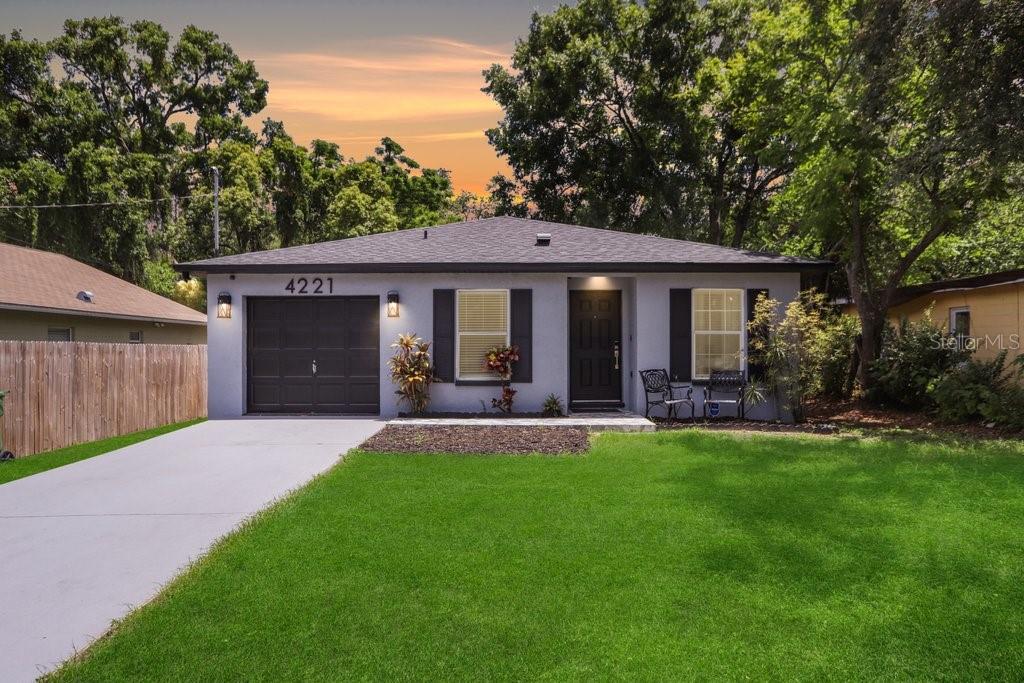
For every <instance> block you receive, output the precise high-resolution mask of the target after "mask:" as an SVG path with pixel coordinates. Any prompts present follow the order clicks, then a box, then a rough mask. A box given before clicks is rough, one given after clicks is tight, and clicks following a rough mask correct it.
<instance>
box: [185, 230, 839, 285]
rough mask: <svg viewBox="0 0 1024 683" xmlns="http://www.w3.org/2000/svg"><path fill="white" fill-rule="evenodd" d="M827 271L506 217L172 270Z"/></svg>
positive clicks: (696, 245) (816, 265) (818, 264)
mask: <svg viewBox="0 0 1024 683" xmlns="http://www.w3.org/2000/svg"><path fill="white" fill-rule="evenodd" d="M537 233H550V234H551V243H550V244H549V245H548V246H539V245H537V243H536V242H537ZM424 236H426V237H424ZM828 265H829V264H828V263H827V262H824V261H814V260H810V259H802V258H796V257H790V256H780V255H778V254H767V253H761V252H753V251H746V250H743V249H730V248H729V247H720V246H717V245H713V244H704V243H700V242H687V241H684V240H675V239H669V238H665V237H654V236H651V235H637V234H633V233H626V232H619V231H615V230H601V229H597V228H586V227H582V226H578V225H567V224H565V223H549V222H547V221H537V220H528V219H525V218H511V217H505V216H503V217H498V218H484V219H480V220H475V221H466V222H464V223H449V224H447V225H439V226H434V227H431V228H427V229H425V230H424V229H415V230H401V231H398V232H385V233H379V234H375V235H367V236H365V237H353V238H350V239H344V240H337V241H333V242H320V243H318V244H306V245H302V246H297V247H288V248H285V249H273V250H270V251H257V252H252V253H248V254H236V255H233V256H221V257H219V258H212V259H206V260H203V261H195V262H192V263H182V264H178V265H177V266H176V267H177V268H178V269H179V270H183V271H196V272H207V273H214V272H282V271H288V272H327V271H333V272H363V273H372V272H377V273H383V272H456V271H460V272H559V271H570V272H584V271H586V272H590V271H602V272H631V271H636V272H644V271H647V272H678V271H694V270H702V271H709V270H746V271H757V270H807V269H820V268H825V267H828Z"/></svg>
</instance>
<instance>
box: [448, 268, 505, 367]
mask: <svg viewBox="0 0 1024 683" xmlns="http://www.w3.org/2000/svg"><path fill="white" fill-rule="evenodd" d="M463 292H504V293H505V346H509V345H510V344H511V343H512V341H511V340H512V290H511V289H501V288H496V287H467V288H465V289H456V290H455V380H456V381H459V382H486V381H489V380H492V379H496V377H492V376H490V375H492V374H493V373H486V374H487V375H488V376H487V377H484V376H483V374H478V375H471V376H468V377H464V376H463V375H462V368H461V365H462V364H461V363H460V362H459V360H460V359H461V358H462V350H461V348H460V347H461V345H462V335H463V334H465V335H467V336H470V337H473V336H477V337H485V336H488V337H493V336H494V335H497V334H501V333H500V332H498V331H494V332H460V331H459V297H460V296H461V295H462V293H463ZM481 372H483V371H481Z"/></svg>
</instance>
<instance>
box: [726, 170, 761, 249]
mask: <svg viewBox="0 0 1024 683" xmlns="http://www.w3.org/2000/svg"><path fill="white" fill-rule="evenodd" d="M760 171H761V164H760V162H759V161H758V160H757V158H755V159H754V161H753V162H752V164H751V166H750V178H749V179H748V180H747V187H746V189H745V190H744V192H743V205H742V206H740V210H739V211H738V212H737V213H736V220H735V221H734V223H735V225H734V226H733V232H732V246H733V248H734V249H739V248H740V247H742V246H743V238H744V237H745V236H746V233H747V226H748V225H750V215H751V214H752V213H753V211H754V200H755V199H756V197H757V174H758V173H760Z"/></svg>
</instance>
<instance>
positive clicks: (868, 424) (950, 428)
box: [807, 399, 1024, 439]
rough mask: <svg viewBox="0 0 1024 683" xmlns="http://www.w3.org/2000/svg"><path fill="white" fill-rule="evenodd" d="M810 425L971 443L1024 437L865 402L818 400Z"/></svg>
mask: <svg viewBox="0 0 1024 683" xmlns="http://www.w3.org/2000/svg"><path fill="white" fill-rule="evenodd" d="M807 423H808V424H822V423H825V424H833V425H838V426H839V427H841V428H854V429H868V430H876V431H895V430H899V431H910V432H934V433H937V434H945V435H948V436H955V437H963V438H970V439H1020V438H1024V433H1021V432H1013V431H1008V430H1005V429H1000V428H998V427H988V426H986V425H984V424H979V423H971V424H950V423H947V422H941V421H939V420H937V419H936V418H935V416H934V415H930V414H929V413H927V412H913V411H907V410H899V409H895V408H884V407H880V406H876V405H873V404H870V403H865V402H864V401H858V400H855V399H848V400H844V401H836V400H826V399H817V400H812V401H809V402H808V404H807Z"/></svg>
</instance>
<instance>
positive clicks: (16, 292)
mask: <svg viewBox="0 0 1024 683" xmlns="http://www.w3.org/2000/svg"><path fill="white" fill-rule="evenodd" d="M81 291H87V292H92V294H93V300H92V303H89V302H86V301H83V300H81V299H79V298H78V293H79V292H81ZM2 308H8V309H10V308H14V309H27V310H52V311H54V312H64V313H74V314H79V315H91V316H97V317H116V318H131V319H135V320H153V321H157V322H171V323H185V324H192V325H202V324H205V323H206V315H205V314H203V313H200V312H199V311H194V310H192V309H191V308H189V307H188V306H182V305H181V304H179V303H178V302H176V301H171V300H170V299H167V298H164V297H162V296H160V295H158V294H154V293H153V292H150V291H148V290H146V289H143V288H141V287H136V286H135V285H133V284H131V283H130V282H125V281H124V280H122V279H120V278H117V277H114V276H113V275H110V274H108V273H104V272H103V271H102V270H98V269H96V268H93V267H92V266H87V265H86V264H84V263H81V262H80V261H76V260H74V259H72V258H68V257H67V256H64V255H62V254H54V253H52V252H49V251H39V250H38V249H29V248H27V247H18V246H15V245H13V244H3V243H0V309H2Z"/></svg>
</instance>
